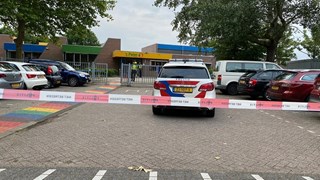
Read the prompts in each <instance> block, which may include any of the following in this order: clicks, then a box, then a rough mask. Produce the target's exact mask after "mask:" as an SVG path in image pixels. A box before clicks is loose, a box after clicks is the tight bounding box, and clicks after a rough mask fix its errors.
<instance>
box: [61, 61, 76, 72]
mask: <svg viewBox="0 0 320 180" xmlns="http://www.w3.org/2000/svg"><path fill="white" fill-rule="evenodd" d="M61 66H62V67H63V68H64V69H66V70H69V71H75V69H74V68H73V67H72V66H70V65H69V64H67V63H64V62H61Z"/></svg>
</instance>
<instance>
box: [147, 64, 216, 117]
mask: <svg viewBox="0 0 320 180" xmlns="http://www.w3.org/2000/svg"><path fill="white" fill-rule="evenodd" d="M153 96H171V97H182V98H183V97H189V98H215V97H216V91H215V88H214V84H213V81H212V79H211V76H210V73H209V71H208V69H207V67H206V65H205V64H204V63H203V62H202V61H192V60H171V61H169V63H166V64H165V65H164V66H163V67H162V69H161V71H160V73H159V76H158V78H157V79H156V80H155V81H154V84H153ZM169 108H170V109H187V110H190V109H191V110H200V111H203V112H204V114H205V115H206V116H208V117H214V115H215V109H214V108H197V107H176V106H159V105H154V106H152V111H153V114H155V115H158V114H162V113H163V110H164V109H169Z"/></svg>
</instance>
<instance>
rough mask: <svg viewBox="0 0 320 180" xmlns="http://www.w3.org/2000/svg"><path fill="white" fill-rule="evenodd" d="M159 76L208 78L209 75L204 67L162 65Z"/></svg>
mask: <svg viewBox="0 0 320 180" xmlns="http://www.w3.org/2000/svg"><path fill="white" fill-rule="evenodd" d="M159 77H160V78H190V79H209V78H210V76H209V74H208V72H207V70H206V69H205V68H202V67H189V66H174V67H163V68H162V71H161V73H160V76H159Z"/></svg>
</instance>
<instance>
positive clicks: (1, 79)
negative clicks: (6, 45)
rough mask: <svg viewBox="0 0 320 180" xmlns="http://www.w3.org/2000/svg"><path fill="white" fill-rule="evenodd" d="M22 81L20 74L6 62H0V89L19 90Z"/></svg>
mask: <svg viewBox="0 0 320 180" xmlns="http://www.w3.org/2000/svg"><path fill="white" fill-rule="evenodd" d="M22 86H23V80H22V76H21V73H20V72H19V71H18V70H17V69H15V68H13V67H12V66H11V65H10V64H9V63H7V62H3V61H1V62H0V88H3V89H21V88H22Z"/></svg>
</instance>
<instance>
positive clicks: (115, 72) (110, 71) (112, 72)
mask: <svg viewBox="0 0 320 180" xmlns="http://www.w3.org/2000/svg"><path fill="white" fill-rule="evenodd" d="M114 76H119V72H118V70H116V69H108V77H114Z"/></svg>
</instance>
